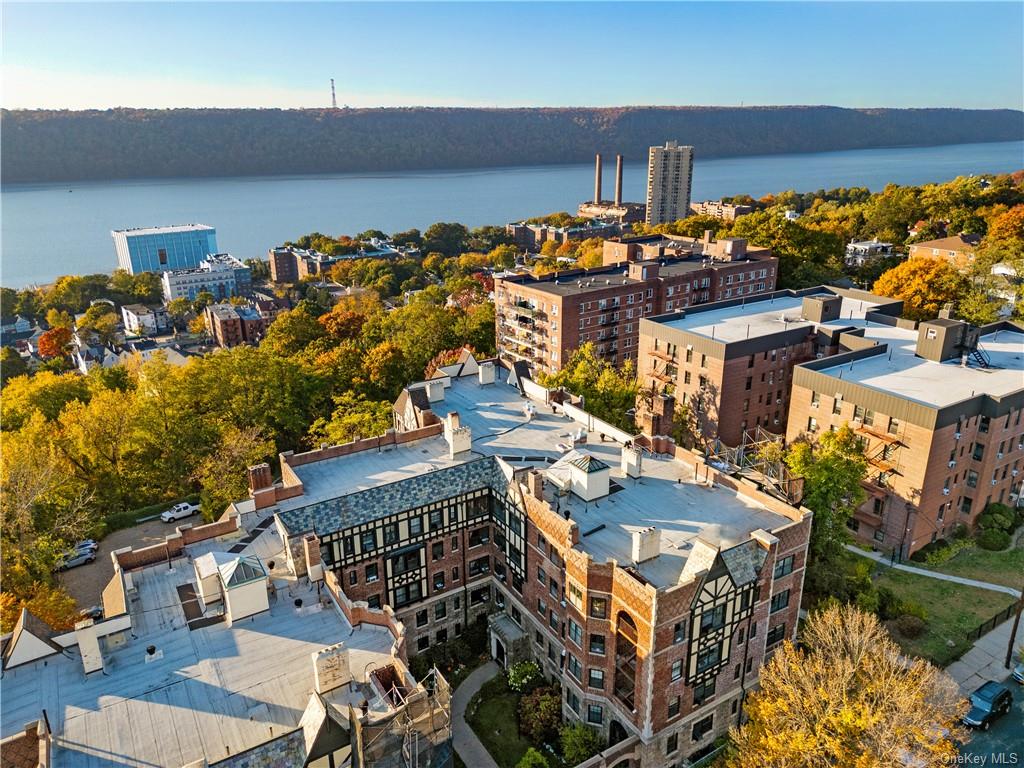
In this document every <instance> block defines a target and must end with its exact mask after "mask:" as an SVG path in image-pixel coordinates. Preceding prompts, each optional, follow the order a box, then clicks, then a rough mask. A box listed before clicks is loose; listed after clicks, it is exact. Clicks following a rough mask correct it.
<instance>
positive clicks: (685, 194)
mask: <svg viewBox="0 0 1024 768" xmlns="http://www.w3.org/2000/svg"><path fill="white" fill-rule="evenodd" d="M692 176H693V147H680V146H679V145H678V143H677V142H674V141H667V142H665V146H663V147H651V150H650V154H649V160H648V166H647V224H649V225H651V226H654V225H656V224H664V223H665V222H669V221H676V220H677V219H684V218H686V217H687V216H688V215H689V213H690V181H691V178H692Z"/></svg>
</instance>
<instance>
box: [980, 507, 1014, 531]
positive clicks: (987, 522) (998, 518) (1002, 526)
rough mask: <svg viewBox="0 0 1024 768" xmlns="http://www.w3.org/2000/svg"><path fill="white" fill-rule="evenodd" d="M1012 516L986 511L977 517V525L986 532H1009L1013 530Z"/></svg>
mask: <svg viewBox="0 0 1024 768" xmlns="http://www.w3.org/2000/svg"><path fill="white" fill-rule="evenodd" d="M1013 522H1014V520H1013V515H1012V514H1011V515H1003V514H1000V513H999V512H989V511H986V512H985V513H984V514H982V515H979V516H978V522H977V525H978V527H979V528H981V529H983V530H986V531H1011V530H1012V529H1013Z"/></svg>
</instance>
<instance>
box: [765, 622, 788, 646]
mask: <svg viewBox="0 0 1024 768" xmlns="http://www.w3.org/2000/svg"><path fill="white" fill-rule="evenodd" d="M785 638H786V625H785V624H779V625H778V626H777V627H772V628H771V629H769V630H768V636H767V637H766V638H765V645H766V646H768V647H770V646H773V645H775V644H776V643H781V642H782V641H783V640H784V639H785Z"/></svg>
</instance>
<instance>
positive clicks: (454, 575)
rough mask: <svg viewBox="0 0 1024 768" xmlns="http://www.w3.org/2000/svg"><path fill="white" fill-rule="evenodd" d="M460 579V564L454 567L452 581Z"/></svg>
mask: <svg viewBox="0 0 1024 768" xmlns="http://www.w3.org/2000/svg"><path fill="white" fill-rule="evenodd" d="M458 580H459V566H457V565H456V566H455V567H454V568H452V581H458Z"/></svg>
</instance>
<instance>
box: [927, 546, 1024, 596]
mask: <svg viewBox="0 0 1024 768" xmlns="http://www.w3.org/2000/svg"><path fill="white" fill-rule="evenodd" d="M911 565H914V566H916V567H918V568H927V569H928V570H930V571H938V572H939V573H948V574H949V575H950V576H961V577H963V578H965V579H975V580H976V581H988V582H991V583H992V584H1002V585H1003V586H1006V587H1013V588H1014V589H1021V588H1024V534H1021V533H1020V532H1018V534H1017V546H1016V548H1014V549H1010V550H1008V551H1006V552H989V551H988V550H987V549H982V548H981V547H971V548H970V549H965V550H963V551H962V552H958V553H957V554H956V555H954V556H953V557H952V558H951V559H950V560H947V561H946V562H945V563H943V564H942V565H926V564H924V563H911Z"/></svg>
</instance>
